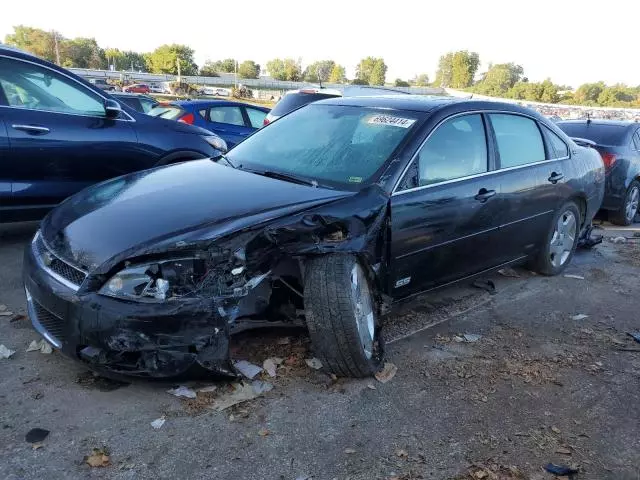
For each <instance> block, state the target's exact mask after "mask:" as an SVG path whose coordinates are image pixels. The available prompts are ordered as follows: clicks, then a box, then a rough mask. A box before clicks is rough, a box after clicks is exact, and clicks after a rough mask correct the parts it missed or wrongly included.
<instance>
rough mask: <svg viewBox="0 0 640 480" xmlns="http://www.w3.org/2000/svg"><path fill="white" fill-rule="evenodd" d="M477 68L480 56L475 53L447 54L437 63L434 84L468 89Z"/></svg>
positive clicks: (464, 51) (459, 52) (466, 51)
mask: <svg viewBox="0 0 640 480" xmlns="http://www.w3.org/2000/svg"><path fill="white" fill-rule="evenodd" d="M479 66H480V56H479V55H478V54H477V53H476V52H469V51H468V50H460V51H457V52H449V53H447V54H445V55H442V56H441V57H440V60H439V61H438V70H437V71H436V81H435V84H436V85H438V86H440V87H451V88H467V87H470V86H471V85H472V84H473V79H474V77H475V75H476V72H477V71H478V67H479Z"/></svg>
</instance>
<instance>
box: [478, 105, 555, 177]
mask: <svg viewBox="0 0 640 480" xmlns="http://www.w3.org/2000/svg"><path fill="white" fill-rule="evenodd" d="M489 118H490V119H491V125H492V126H493V131H494V132H495V135H496V142H497V144H498V154H499V155H500V167H501V168H509V167H517V166H520V165H527V164H529V163H535V162H540V161H543V160H545V159H546V155H545V152H544V143H543V141H542V135H541V134H540V130H539V129H538V125H537V124H536V122H535V121H534V120H532V119H530V118H527V117H522V116H520V115H511V114H503V113H492V114H489Z"/></svg>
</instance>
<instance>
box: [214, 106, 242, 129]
mask: <svg viewBox="0 0 640 480" xmlns="http://www.w3.org/2000/svg"><path fill="white" fill-rule="evenodd" d="M209 121H211V122H217V123H228V124H229V125H238V126H241V127H244V118H243V117H242V111H241V110H240V107H233V106H226V107H213V108H211V109H210V110H209Z"/></svg>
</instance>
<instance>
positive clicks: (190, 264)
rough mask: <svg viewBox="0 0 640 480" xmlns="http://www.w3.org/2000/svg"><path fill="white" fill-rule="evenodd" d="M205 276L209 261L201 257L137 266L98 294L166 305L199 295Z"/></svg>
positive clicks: (123, 273)
mask: <svg viewBox="0 0 640 480" xmlns="http://www.w3.org/2000/svg"><path fill="white" fill-rule="evenodd" d="M205 274H206V265H205V261H204V260H203V259H198V258H186V259H179V260H166V261H160V262H154V263H148V264H145V265H133V266H128V267H126V268H125V269H123V270H121V271H120V272H118V273H117V274H115V275H114V276H113V277H111V278H110V279H109V281H107V283H105V284H104V285H103V286H102V288H101V289H100V291H99V292H98V293H100V294H101V295H106V296H109V297H114V298H119V299H122V300H134V301H139V302H163V301H166V300H171V299H173V298H180V297H185V296H188V295H190V294H192V293H195V292H196V291H197V289H198V285H199V284H200V282H201V281H202V279H203V278H204V276H205Z"/></svg>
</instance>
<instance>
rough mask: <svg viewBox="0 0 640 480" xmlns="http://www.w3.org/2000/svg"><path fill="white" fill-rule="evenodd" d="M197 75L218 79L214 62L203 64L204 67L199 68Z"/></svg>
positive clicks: (208, 61) (209, 61)
mask: <svg viewBox="0 0 640 480" xmlns="http://www.w3.org/2000/svg"><path fill="white" fill-rule="evenodd" d="M199 75H200V76H202V77H219V75H218V71H217V70H216V64H215V62H212V61H211V60H207V61H206V62H204V65H203V66H201V67H200V72H199Z"/></svg>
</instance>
